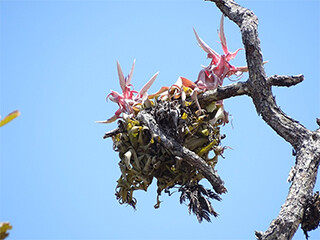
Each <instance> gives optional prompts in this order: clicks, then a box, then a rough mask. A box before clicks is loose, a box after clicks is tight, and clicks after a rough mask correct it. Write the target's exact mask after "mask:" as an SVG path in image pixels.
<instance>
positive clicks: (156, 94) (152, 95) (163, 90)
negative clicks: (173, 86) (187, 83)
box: [148, 87, 169, 98]
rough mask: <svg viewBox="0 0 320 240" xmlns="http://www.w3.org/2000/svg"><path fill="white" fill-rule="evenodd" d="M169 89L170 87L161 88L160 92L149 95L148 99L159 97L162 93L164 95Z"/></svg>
mask: <svg viewBox="0 0 320 240" xmlns="http://www.w3.org/2000/svg"><path fill="white" fill-rule="evenodd" d="M168 89H169V87H161V88H160V90H159V91H158V92H156V93H153V94H149V95H148V98H154V97H158V96H159V95H160V94H161V93H164V92H165V91H168Z"/></svg>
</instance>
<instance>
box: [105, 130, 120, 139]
mask: <svg viewBox="0 0 320 240" xmlns="http://www.w3.org/2000/svg"><path fill="white" fill-rule="evenodd" d="M118 133H121V130H120V128H116V129H113V130H111V131H110V132H106V133H105V134H104V136H103V139H106V138H109V137H113V136H115V135H117V134H118Z"/></svg>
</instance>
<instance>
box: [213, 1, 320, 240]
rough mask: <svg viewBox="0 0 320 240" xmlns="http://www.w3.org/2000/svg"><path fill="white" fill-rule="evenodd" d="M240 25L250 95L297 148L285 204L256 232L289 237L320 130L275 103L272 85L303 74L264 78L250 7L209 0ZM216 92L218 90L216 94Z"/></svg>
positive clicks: (312, 176) (311, 177) (307, 189)
mask: <svg viewBox="0 0 320 240" xmlns="http://www.w3.org/2000/svg"><path fill="white" fill-rule="evenodd" d="M210 1H211V2H215V3H216V6H217V7H218V8H219V9H220V10H221V12H222V13H224V14H225V15H226V16H227V17H228V18H230V20H232V21H233V22H235V23H236V24H237V25H238V26H239V27H240V29H241V34H242V41H243V44H244V47H245V51H246V59H247V65H248V70H249V80H248V81H247V82H246V87H247V88H248V91H247V92H246V93H244V92H243V94H247V95H249V96H250V97H251V98H252V100H253V103H254V105H255V107H256V110H257V113H258V114H259V115H261V116H262V118H263V120H264V121H265V122H266V123H267V124H268V125H269V126H270V127H271V128H272V129H273V130H274V131H276V132H277V133H278V134H279V135H280V136H281V137H282V138H284V139H285V140H286V141H287V142H289V143H290V144H291V145H292V146H293V147H294V148H295V150H296V152H297V158H296V164H295V166H294V172H295V175H294V177H293V182H292V185H291V187H290V190H289V194H288V197H287V199H286V202H285V204H283V206H282V207H281V211H280V213H279V215H278V217H277V218H276V219H275V220H273V221H272V223H271V224H270V226H269V228H268V229H267V231H266V232H257V233H256V236H257V237H258V238H259V239H261V240H262V239H263V240H265V239H291V238H292V237H293V235H294V234H295V232H296V231H297V228H298V226H299V224H300V223H301V221H302V218H303V214H304V211H305V208H306V206H307V203H308V200H309V199H310V197H311V196H312V191H313V188H314V185H315V181H316V176H317V171H318V167H319V162H320V147H319V146H320V133H319V132H318V131H315V132H311V131H309V130H308V129H306V128H305V127H304V126H302V125H301V124H300V123H299V122H297V121H296V120H294V119H292V118H290V117H289V116H287V115H286V114H285V113H283V112H282V111H281V109H280V108H279V107H278V106H277V104H276V102H275V99H274V98H273V96H272V89H271V85H276V86H292V85H295V84H297V83H299V82H301V81H302V80H303V76H302V75H300V76H295V77H283V76H273V77H271V78H269V79H268V78H267V76H266V73H265V71H264V68H263V58H262V53H261V48H260V41H259V39H258V28H257V26H258V19H257V17H256V16H255V15H254V13H253V12H252V11H250V10H249V9H246V8H243V7H241V6H239V5H238V4H237V3H235V2H234V1H233V0H210ZM217 95H218V94H217Z"/></svg>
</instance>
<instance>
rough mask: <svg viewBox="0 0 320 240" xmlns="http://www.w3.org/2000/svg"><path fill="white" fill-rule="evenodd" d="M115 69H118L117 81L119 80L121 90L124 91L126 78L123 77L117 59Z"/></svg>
mask: <svg viewBox="0 0 320 240" xmlns="http://www.w3.org/2000/svg"><path fill="white" fill-rule="evenodd" d="M117 69H118V76H119V82H120V87H121V89H122V92H124V91H125V89H126V80H125V78H124V75H123V72H122V69H121V66H120V64H119V62H118V61H117Z"/></svg>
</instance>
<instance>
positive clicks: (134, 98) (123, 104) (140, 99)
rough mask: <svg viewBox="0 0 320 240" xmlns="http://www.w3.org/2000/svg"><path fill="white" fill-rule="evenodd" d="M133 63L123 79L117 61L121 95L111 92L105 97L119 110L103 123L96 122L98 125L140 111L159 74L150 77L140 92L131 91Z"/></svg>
mask: <svg viewBox="0 0 320 240" xmlns="http://www.w3.org/2000/svg"><path fill="white" fill-rule="evenodd" d="M135 61H136V60H134V61H133V64H132V67H131V70H130V73H129V75H128V76H127V77H124V75H123V72H122V69H121V66H120V64H119V62H118V61H117V71H118V77H119V83H120V87H121V90H122V94H120V93H118V92H116V91H113V90H111V93H109V94H108V95H107V100H108V99H110V101H112V102H115V103H117V104H118V106H119V109H118V110H117V111H116V112H115V114H114V116H112V117H111V118H109V119H108V120H105V121H98V122H99V123H111V122H114V121H115V120H117V119H118V118H121V114H122V117H124V115H128V116H130V115H134V114H136V112H137V111H139V110H140V108H141V105H142V104H143V103H144V101H145V100H146V99H147V98H148V94H147V91H148V89H149V88H150V87H151V85H152V84H153V82H154V81H155V79H156V77H157V75H158V73H159V72H157V73H156V74H155V75H153V76H152V77H151V79H150V80H149V81H148V82H147V83H146V84H145V85H144V86H143V87H142V89H141V90H140V92H137V91H134V90H131V88H132V89H133V86H132V85H131V79H132V75H133V70H134V66H135Z"/></svg>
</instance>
